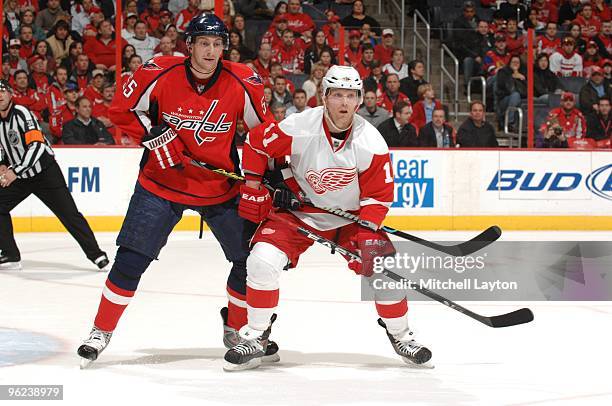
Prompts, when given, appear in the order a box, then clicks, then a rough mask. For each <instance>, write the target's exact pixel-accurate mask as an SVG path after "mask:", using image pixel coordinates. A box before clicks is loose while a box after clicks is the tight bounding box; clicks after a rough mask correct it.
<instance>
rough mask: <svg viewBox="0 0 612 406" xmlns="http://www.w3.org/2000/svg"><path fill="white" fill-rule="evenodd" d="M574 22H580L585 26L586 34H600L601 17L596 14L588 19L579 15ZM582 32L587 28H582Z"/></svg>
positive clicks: (579, 23) (593, 35) (581, 25)
mask: <svg viewBox="0 0 612 406" xmlns="http://www.w3.org/2000/svg"><path fill="white" fill-rule="evenodd" d="M573 23H574V24H578V25H579V26H580V27H582V28H585V29H586V35H587V36H588V37H589V38H593V37H596V36H597V35H599V32H600V31H601V21H599V18H597V17H595V16H592V17H591V18H589V19H588V20H587V19H586V18H584V17H583V16H578V17H576V19H575V20H574V21H573ZM581 32H583V33H584V32H585V30H582V31H581Z"/></svg>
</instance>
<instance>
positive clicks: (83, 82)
mask: <svg viewBox="0 0 612 406" xmlns="http://www.w3.org/2000/svg"><path fill="white" fill-rule="evenodd" d="M90 79H91V74H90V70H89V57H88V56H87V54H84V53H83V54H79V55H77V59H76V62H75V64H74V69H73V70H72V74H71V75H70V80H71V81H73V82H75V83H76V84H77V85H78V86H79V89H80V91H81V92H82V91H84V89H85V88H86V87H87V85H88V84H89V81H90Z"/></svg>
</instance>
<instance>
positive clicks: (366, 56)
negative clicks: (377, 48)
mask: <svg viewBox="0 0 612 406" xmlns="http://www.w3.org/2000/svg"><path fill="white" fill-rule="evenodd" d="M362 49H363V52H362V54H361V61H359V63H358V64H357V66H355V67H354V68H355V69H357V72H359V76H361V79H365V78H367V77H368V76H370V74H371V73H372V66H371V65H372V62H373V61H374V48H373V47H372V45H370V44H364V45H363V47H362Z"/></svg>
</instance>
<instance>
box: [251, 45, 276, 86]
mask: <svg viewBox="0 0 612 406" xmlns="http://www.w3.org/2000/svg"><path fill="white" fill-rule="evenodd" d="M271 64H272V47H271V46H270V44H264V43H262V44H261V45H260V46H259V52H257V58H255V60H254V61H253V66H255V69H256V70H257V73H258V74H259V76H260V77H261V79H262V80H263V81H264V83H265V82H266V81H267V80H268V78H269V77H270V65H271Z"/></svg>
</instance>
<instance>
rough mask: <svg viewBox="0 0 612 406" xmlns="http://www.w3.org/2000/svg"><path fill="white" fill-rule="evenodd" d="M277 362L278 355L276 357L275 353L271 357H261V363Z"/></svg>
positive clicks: (278, 359)
mask: <svg viewBox="0 0 612 406" xmlns="http://www.w3.org/2000/svg"><path fill="white" fill-rule="evenodd" d="M279 361H280V355H278V353H277V352H276V353H274V354H272V355H264V356H263V357H261V362H265V363H271V362H279Z"/></svg>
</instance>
